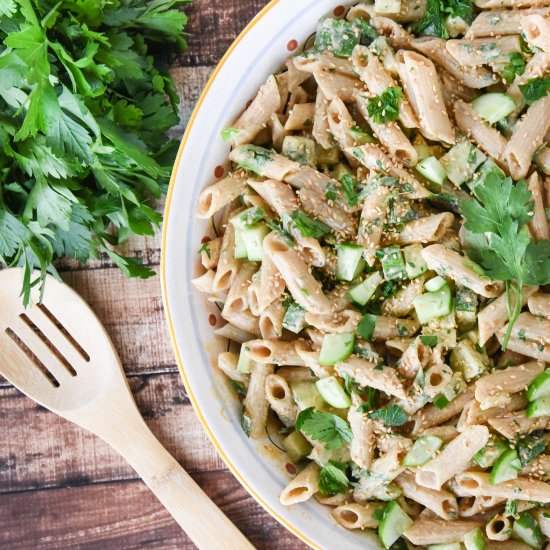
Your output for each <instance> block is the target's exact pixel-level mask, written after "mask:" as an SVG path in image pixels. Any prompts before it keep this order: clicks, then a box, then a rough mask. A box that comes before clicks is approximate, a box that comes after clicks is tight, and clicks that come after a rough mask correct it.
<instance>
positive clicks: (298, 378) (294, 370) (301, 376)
mask: <svg viewBox="0 0 550 550" xmlns="http://www.w3.org/2000/svg"><path fill="white" fill-rule="evenodd" d="M277 375H278V376H281V377H282V378H284V379H285V380H286V381H287V383H288V384H289V385H290V384H296V383H299V382H315V381H316V380H317V377H316V376H315V375H314V374H313V373H312V372H311V371H310V370H309V369H304V368H303V367H280V368H278V369H277Z"/></svg>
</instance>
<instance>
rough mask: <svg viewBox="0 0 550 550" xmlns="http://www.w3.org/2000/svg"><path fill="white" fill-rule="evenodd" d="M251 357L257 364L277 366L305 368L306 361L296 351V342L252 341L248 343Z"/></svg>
mask: <svg viewBox="0 0 550 550" xmlns="http://www.w3.org/2000/svg"><path fill="white" fill-rule="evenodd" d="M247 346H248V348H249V350H250V351H249V352H248V353H249V355H250V358H251V359H252V360H253V361H256V362H257V363H263V364H265V363H273V364H275V365H292V366H295V367H303V366H305V363H304V360H303V359H302V358H301V357H300V355H299V354H298V352H297V351H296V341H290V342H285V341H283V340H252V341H250V342H248V343H247Z"/></svg>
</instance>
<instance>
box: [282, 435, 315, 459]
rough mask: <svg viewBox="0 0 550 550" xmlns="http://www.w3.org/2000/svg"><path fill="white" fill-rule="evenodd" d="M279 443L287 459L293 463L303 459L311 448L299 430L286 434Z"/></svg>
mask: <svg viewBox="0 0 550 550" xmlns="http://www.w3.org/2000/svg"><path fill="white" fill-rule="evenodd" d="M281 443H282V444H283V449H284V450H285V451H286V454H287V455H288V459H289V460H290V462H293V463H294V464H296V462H300V460H302V459H304V458H305V457H306V456H307V455H308V454H309V453H310V452H311V449H312V448H313V447H312V446H311V443H310V442H309V441H308V440H307V439H306V438H305V437H304V436H303V435H302V434H301V433H300V432H292V433H290V434H288V435H287V436H286V437H285V438H284V439H283V441H282V442H281Z"/></svg>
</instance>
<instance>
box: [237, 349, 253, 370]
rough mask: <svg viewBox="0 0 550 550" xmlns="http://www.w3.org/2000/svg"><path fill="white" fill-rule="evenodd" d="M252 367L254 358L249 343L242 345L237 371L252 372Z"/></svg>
mask: <svg viewBox="0 0 550 550" xmlns="http://www.w3.org/2000/svg"><path fill="white" fill-rule="evenodd" d="M251 369H252V359H250V348H249V347H248V346H247V345H243V346H241V352H240V353H239V361H238V362H237V372H241V373H243V374H250V372H251Z"/></svg>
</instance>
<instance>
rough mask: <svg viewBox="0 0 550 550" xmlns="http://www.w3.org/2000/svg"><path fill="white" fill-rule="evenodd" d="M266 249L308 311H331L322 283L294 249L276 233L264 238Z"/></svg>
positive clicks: (287, 284)
mask: <svg viewBox="0 0 550 550" xmlns="http://www.w3.org/2000/svg"><path fill="white" fill-rule="evenodd" d="M263 245H264V250H266V251H267V252H268V253H269V254H271V259H272V260H273V263H274V264H275V267H277V269H278V270H279V273H280V274H281V276H282V278H283V279H284V281H285V283H286V286H287V288H288V290H289V291H290V293H291V294H292V297H293V298H294V300H295V301H296V302H297V303H298V304H300V305H301V306H302V307H303V308H304V309H305V310H306V311H312V312H316V313H321V314H323V313H329V312H330V302H329V300H328V298H327V297H326V296H325V295H324V294H323V290H322V288H321V285H320V283H319V282H318V281H317V280H316V279H315V278H314V277H313V275H311V273H310V272H309V270H308V267H307V265H306V264H305V263H304V261H303V260H301V259H300V257H299V256H298V253H297V252H296V251H295V250H292V249H291V248H290V247H288V245H286V244H285V243H284V242H283V241H282V240H281V239H279V238H278V237H277V236H276V235H275V234H273V233H271V234H270V235H268V236H267V237H266V238H265V239H264V243H263Z"/></svg>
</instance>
